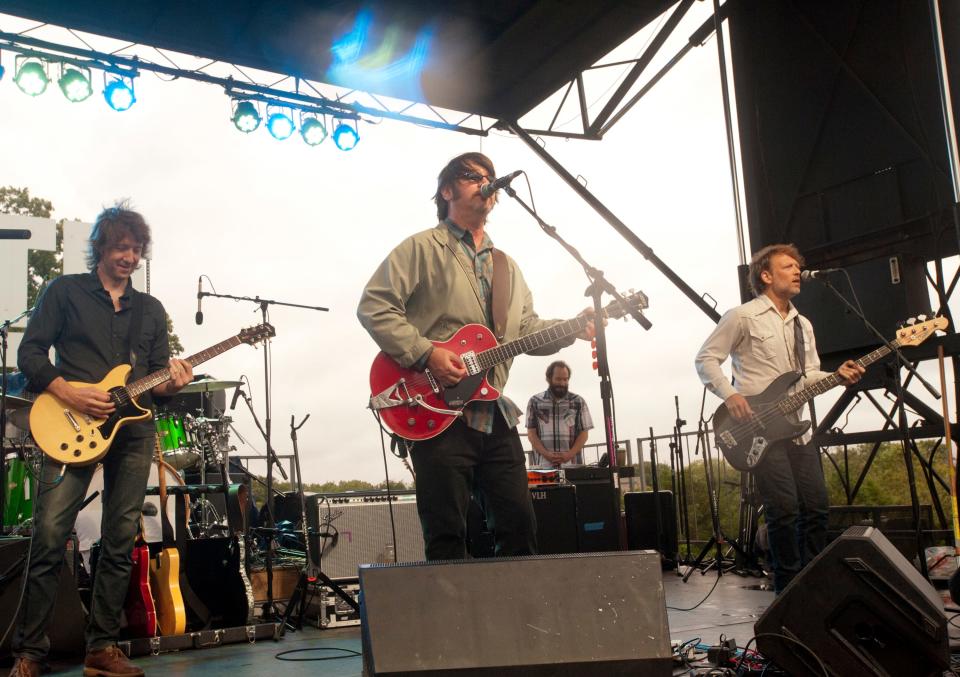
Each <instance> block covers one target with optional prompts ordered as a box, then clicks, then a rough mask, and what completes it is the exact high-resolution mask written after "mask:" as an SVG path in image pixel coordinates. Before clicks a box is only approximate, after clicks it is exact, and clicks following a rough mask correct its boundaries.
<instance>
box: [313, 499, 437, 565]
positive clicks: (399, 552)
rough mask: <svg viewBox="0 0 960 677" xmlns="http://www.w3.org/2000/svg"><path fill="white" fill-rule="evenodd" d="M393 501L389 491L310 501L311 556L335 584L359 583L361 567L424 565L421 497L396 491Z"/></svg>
mask: <svg viewBox="0 0 960 677" xmlns="http://www.w3.org/2000/svg"><path fill="white" fill-rule="evenodd" d="M390 498H391V500H390V501H388V500H387V492H385V491H371V492H346V493H342V494H315V495H313V496H310V497H308V498H307V525H308V527H309V528H310V556H311V557H312V559H313V561H314V562H316V563H317V564H319V566H320V570H321V571H323V573H325V574H326V575H327V576H329V577H330V578H333V579H341V578H356V577H357V568H358V567H359V566H360V565H361V564H373V563H378V562H379V563H384V562H394V561H396V562H420V561H423V559H424V547H423V532H422V531H421V529H420V516H419V515H418V514H417V498H416V494H415V493H414V492H413V491H395V492H393V493H392V495H391V497H390ZM391 512H392V514H393V522H392V524H391ZM394 530H395V531H396V539H394Z"/></svg>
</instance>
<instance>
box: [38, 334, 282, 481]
mask: <svg viewBox="0 0 960 677" xmlns="http://www.w3.org/2000/svg"><path fill="white" fill-rule="evenodd" d="M273 336H276V330H274V328H273V326H271V325H269V324H266V323H265V324H260V325H257V326H256V327H251V328H248V329H244V330H243V331H241V332H240V333H239V334H237V335H236V336H231V337H230V338H228V339H227V340H225V341H221V342H220V343H218V344H216V345H214V346H211V347H209V348H207V349H206V350H204V351H202V352H199V353H197V354H196V355H191V356H190V357H188V358H186V361H187V362H189V363H190V365H191V366H193V367H196V366H197V365H198V364H202V363H204V362H206V361H207V360H209V359H210V358H212V357H216V356H217V355H220V354H221V353H224V352H226V351H228V350H230V349H231V348H233V347H234V346H238V345H240V344H241V343H246V344H248V345H254V344H256V343H259V342H260V341H265V340H267V339H269V338H271V337H273ZM131 371H132V368H131V367H130V365H129V364H121V365H120V366H117V367H114V368H113V369H111V370H110V373H108V374H107V375H106V376H105V377H104V379H103V380H102V381H100V382H99V383H81V382H79V381H68V383H69V384H70V385H72V386H73V387H74V388H87V387H91V386H92V387H94V388H97V389H98V390H101V391H103V392H105V393H108V394H109V395H110V399H111V400H112V401H113V404H114V406H115V407H116V409H115V410H114V412H113V413H112V414H110V415H109V416H108V417H107V418H93V417H91V416H88V415H87V414H84V413H81V412H79V411H77V410H76V409H72V408H71V407H69V406H67V405H66V404H64V403H63V402H62V401H61V400H60V399H58V398H57V397H55V396H54V395H53V394H51V393H49V392H43V393H41V394H40V395H39V396H38V397H37V401H36V402H34V403H33V406H32V407H31V409H30V434H31V435H32V436H33V439H34V441H35V442H36V444H37V446H38V447H40V448H41V449H42V450H43V452H44V453H45V454H47V456H50V457H51V458H53V459H54V460H56V461H59V462H60V463H63V464H65V465H77V466H81V465H89V464H90V463H96V462H97V461H99V460H100V459H101V458H103V457H104V456H105V455H106V454H107V452H108V451H109V450H110V445H111V444H112V443H113V440H114V438H115V437H116V434H117V431H119V430H120V428H122V427H123V426H125V425H127V424H128V423H131V422H133V421H142V420H144V419H147V418H149V417H150V416H152V412H151V411H150V410H149V409H145V408H143V407H141V406H140V405H139V404H137V398H138V397H139V396H140V395H142V394H143V393H145V392H146V391H148V390H150V389H151V388H153V387H155V386H158V385H160V384H162V383H166V382H167V381H169V380H170V371H169V370H168V369H160V370H159V371H155V372H153V373H152V374H149V375H147V376H144V377H143V378H140V379H137V380H136V381H134V382H133V383H127V378H128V377H129V376H130V372H131Z"/></svg>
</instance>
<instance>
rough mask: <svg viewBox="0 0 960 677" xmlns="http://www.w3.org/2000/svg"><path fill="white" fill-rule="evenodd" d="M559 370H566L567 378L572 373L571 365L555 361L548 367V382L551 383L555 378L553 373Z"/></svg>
mask: <svg viewBox="0 0 960 677" xmlns="http://www.w3.org/2000/svg"><path fill="white" fill-rule="evenodd" d="M557 369H566V370H567V376H570V375H571V374H572V372H571V371H570V365H569V364H567V363H566V362H564V361H563V360H554V361H553V362H551V363H550V364H549V365H548V366H547V381H550V380H551V379H552V378H553V372H555V371H556V370H557Z"/></svg>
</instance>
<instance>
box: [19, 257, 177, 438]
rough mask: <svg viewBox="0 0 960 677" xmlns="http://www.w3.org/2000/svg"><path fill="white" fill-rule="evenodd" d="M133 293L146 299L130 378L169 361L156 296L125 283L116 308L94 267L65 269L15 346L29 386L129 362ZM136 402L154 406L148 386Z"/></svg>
mask: <svg viewBox="0 0 960 677" xmlns="http://www.w3.org/2000/svg"><path fill="white" fill-rule="evenodd" d="M134 295H136V296H139V297H140V299H141V300H142V302H143V324H142V327H141V330H140V336H139V340H138V344H137V346H136V350H135V351H134V352H135V353H136V355H137V360H136V363H135V364H134V365H133V373H132V374H131V375H130V378H129V380H130V381H133V380H135V379H138V378H142V377H143V376H146V375H147V374H150V373H152V372H154V371H157V370H158V369H163V368H164V367H166V366H167V363H168V361H169V359H170V348H169V343H168V339H167V315H166V312H165V311H164V309H163V305H162V304H161V303H160V302H159V301H158V300H157V299H155V298H154V297H152V296H150V295H149V294H144V293H142V292H138V291H137V290H135V289H134V288H133V285H132V284H130V283H127V288H126V291H124V293H123V296H121V297H120V311H119V312H117V311H115V310H114V307H113V300H112V299H111V298H110V292H108V291H107V290H106V289H104V288H103V284H101V282H100V278H99V277H97V275H96V273H83V274H80V275H63V276H61V277H59V278H57V279H56V280H54V281H53V282H51V283H50V286H49V287H47V289H46V291H45V292H44V293H43V294H42V295H41V297H40V299H39V300H38V301H37V306H36V309H35V310H34V312H33V315H32V316H31V317H30V322H29V323H28V324H27V329H26V331H25V332H24V335H23V340H22V341H21V343H20V349H19V351H18V352H17V364H18V366H19V367H20V370H21V371H22V372H23V373H24V374H25V375H26V377H27V378H28V379H29V381H30V385H29V388H30V389H31V390H34V391H37V392H41V391H43V390H44V389H46V387H47V386H48V385H49V384H50V382H51V381H53V380H54V379H55V378H57V377H58V376H62V377H63V378H65V379H66V380H68V381H82V382H84V383H93V384H95V383H98V382H99V381H101V380H103V378H104V376H106V375H107V373H108V372H109V371H110V370H111V369H113V368H114V367H116V366H118V365H121V364H130V362H131V359H130V344H129V334H130V321H131V317H132V315H133V310H132V306H133V298H134ZM51 346H53V347H54V348H55V349H56V364H55V365H54V364H51V363H50V358H49V353H50V347H51ZM138 402H139V404H140V405H141V406H143V407H150V406H152V404H153V399H152V397H151V394H150V391H147V392H145V393H144V394H143V395H141V396H140V398H139V400H138ZM126 429H127V430H128V431H129V434H130V435H131V436H134V437H149V436H152V435H153V434H154V432H155V431H154V427H153V424H152V423H151V422H150V421H145V422H138V423H134V424H131V425H129V426H126Z"/></svg>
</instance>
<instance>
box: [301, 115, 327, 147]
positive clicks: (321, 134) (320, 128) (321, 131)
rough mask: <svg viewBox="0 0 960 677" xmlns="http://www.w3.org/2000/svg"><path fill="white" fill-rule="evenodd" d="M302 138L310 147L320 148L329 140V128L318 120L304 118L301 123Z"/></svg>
mask: <svg viewBox="0 0 960 677" xmlns="http://www.w3.org/2000/svg"><path fill="white" fill-rule="evenodd" d="M300 136H302V137H303V142H304V143H305V144H307V145H308V146H319V145H320V144H321V143H323V140H324V139H326V138H327V128H326V127H325V126H324V125H323V122H321V121H320V120H318V119H317V118H314V117H307V118H303V119H302V120H301V122H300Z"/></svg>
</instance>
